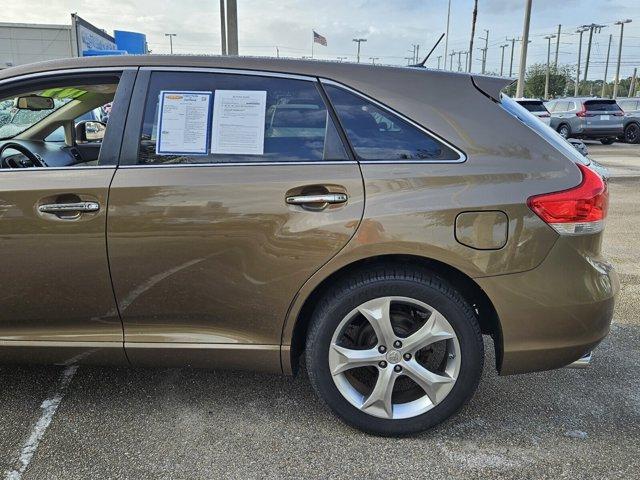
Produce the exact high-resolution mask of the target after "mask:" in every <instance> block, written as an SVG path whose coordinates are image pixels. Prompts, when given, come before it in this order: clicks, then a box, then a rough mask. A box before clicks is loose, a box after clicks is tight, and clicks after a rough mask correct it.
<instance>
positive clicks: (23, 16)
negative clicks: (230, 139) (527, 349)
mask: <svg viewBox="0 0 640 480" xmlns="http://www.w3.org/2000/svg"><path fill="white" fill-rule="evenodd" d="M237 1H238V24H239V50H240V54H241V55H258V56H275V55H276V47H278V49H279V52H280V55H281V56H284V57H298V58H300V57H303V56H310V55H311V43H312V42H311V39H312V30H316V31H317V32H318V33H320V34H322V35H324V36H325V37H326V38H327V43H328V45H327V46H326V47H323V46H321V45H317V44H316V45H315V48H314V57H315V58H319V59H333V60H335V59H337V57H347V61H355V55H356V44H355V43H354V42H353V41H352V39H353V38H366V39H367V42H366V43H363V44H362V53H361V61H362V62H371V61H372V58H371V57H377V59H376V60H375V61H376V63H384V64H393V65H406V64H407V60H406V57H410V56H412V48H413V47H412V45H415V44H419V45H420V53H421V54H423V53H426V52H428V50H430V49H431V47H432V46H433V44H434V43H435V41H436V40H437V39H438V37H439V36H440V35H441V34H442V33H444V31H445V28H446V17H447V2H448V0H422V1H419V0H261V1H260V0H237ZM27 3H28V4H29V8H25V6H26V4H27ZM524 3H525V0H479V1H478V20H477V26H476V39H475V44H474V64H473V70H474V71H479V70H480V63H481V61H480V59H481V52H480V50H479V48H481V47H483V46H484V40H481V39H480V38H479V37H484V36H485V29H488V30H489V41H488V54H487V71H488V72H494V73H496V72H498V73H499V71H500V63H501V49H500V45H504V44H507V43H508V42H506V41H505V39H506V38H513V37H520V36H521V35H522V27H523V20H524ZM2 4H3V6H2V10H1V12H0V22H22V23H49V24H51V23H53V24H69V23H70V13H72V12H75V13H77V14H78V15H80V16H81V17H83V18H84V19H86V20H88V21H89V22H91V23H93V24H94V25H96V26H98V27H99V28H102V29H104V30H106V31H108V32H109V33H112V32H113V30H114V29H116V30H131V31H138V32H142V33H145V34H146V35H147V41H148V43H149V48H150V49H151V50H152V51H153V53H168V52H169V41H168V39H167V38H166V37H165V36H164V34H165V33H167V32H169V33H175V34H177V36H176V37H175V38H174V42H173V45H174V52H175V53H183V54H218V53H220V43H221V42H220V14H219V0H174V1H169V0H135V1H134V0H28V2H25V0H2ZM472 10H473V0H451V23H450V34H449V52H451V51H461V50H468V48H469V37H470V31H471V17H472ZM626 18H630V19H632V20H633V22H632V23H630V24H627V25H626V26H625V37H624V42H623V54H622V67H621V76H622V77H625V76H629V75H631V72H632V70H633V68H634V67H640V1H638V0H533V10H532V18H531V31H530V40H531V43H530V44H529V56H528V61H527V63H528V64H531V63H537V62H546V57H547V40H545V39H544V37H545V36H546V35H549V34H555V33H556V32H557V28H558V24H562V34H561V38H560V48H559V60H560V63H566V64H570V65H574V66H575V64H576V62H577V52H578V38H579V36H578V34H576V33H575V32H576V28H577V27H579V26H580V25H585V24H591V23H597V24H601V25H605V27H604V28H602V30H601V32H600V33H596V34H594V38H593V47H592V53H591V63H590V66H589V78H590V79H598V78H602V76H603V74H604V67H605V60H606V55H607V45H608V42H609V35H610V34H613V40H612V46H611V61H612V63H613V62H614V61H615V60H617V48H618V39H619V33H620V27H619V26H617V25H614V23H615V21H617V20H621V19H626ZM587 39H588V34H585V36H584V47H583V65H584V57H585V55H586V43H587V42H586V41H587ZM552 42H555V39H554V40H552ZM444 43H445V42H444V40H443V41H442V43H441V45H440V46H439V48H438V49H437V50H436V51H435V52H434V54H433V55H432V57H431V58H430V60H429V62H428V64H427V65H428V66H431V67H436V66H437V61H438V60H437V57H438V55H440V56H442V55H443V54H444ZM519 48H520V47H519V45H518V43H516V51H515V60H514V74H515V72H517V65H518V62H519ZM554 52H555V43H552V56H553V54H554ZM509 56H510V46H509V47H508V48H506V49H505V70H507V71H508V68H509ZM462 58H464V56H462ZM441 61H442V60H441ZM454 68H457V56H455V57H454ZM614 70H615V69H614V68H613V66H610V67H609V75H608V77H609V79H610V80H611V79H612V78H613V75H614Z"/></svg>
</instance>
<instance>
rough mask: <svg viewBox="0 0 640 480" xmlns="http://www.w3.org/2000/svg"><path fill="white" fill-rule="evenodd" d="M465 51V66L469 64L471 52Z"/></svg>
mask: <svg viewBox="0 0 640 480" xmlns="http://www.w3.org/2000/svg"><path fill="white" fill-rule="evenodd" d="M462 53H464V64H465V66H467V65H469V52H468V51H467V52H462Z"/></svg>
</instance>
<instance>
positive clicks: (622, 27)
mask: <svg viewBox="0 0 640 480" xmlns="http://www.w3.org/2000/svg"><path fill="white" fill-rule="evenodd" d="M625 23H631V19H630V18H627V19H626V20H618V21H617V22H616V25H620V43H619V44H618V66H617V67H616V79H615V80H614V81H613V98H617V96H618V85H619V84H620V60H621V59H622V38H623V36H624V24H625Z"/></svg>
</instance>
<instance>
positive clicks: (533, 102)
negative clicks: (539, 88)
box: [514, 98, 551, 125]
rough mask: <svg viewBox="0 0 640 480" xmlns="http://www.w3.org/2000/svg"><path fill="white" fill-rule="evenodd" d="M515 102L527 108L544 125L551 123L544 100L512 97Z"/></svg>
mask: <svg viewBox="0 0 640 480" xmlns="http://www.w3.org/2000/svg"><path fill="white" fill-rule="evenodd" d="M514 100H515V101H516V102H518V103H519V104H520V105H522V106H523V107H524V108H526V109H527V110H529V111H530V112H531V113H532V114H533V115H534V116H536V117H538V119H539V120H541V121H542V122H543V123H545V124H546V125H549V124H550V123H551V114H550V113H549V110H547V107H545V106H544V102H543V101H542V100H540V99H538V98H514Z"/></svg>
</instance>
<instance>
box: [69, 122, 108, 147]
mask: <svg viewBox="0 0 640 480" xmlns="http://www.w3.org/2000/svg"><path fill="white" fill-rule="evenodd" d="M106 129H107V126H106V125H105V124H104V123H102V122H98V121H96V120H85V121H82V122H78V123H77V124H76V142H77V143H87V142H101V141H102V139H103V138H104V134H105V131H106Z"/></svg>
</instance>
